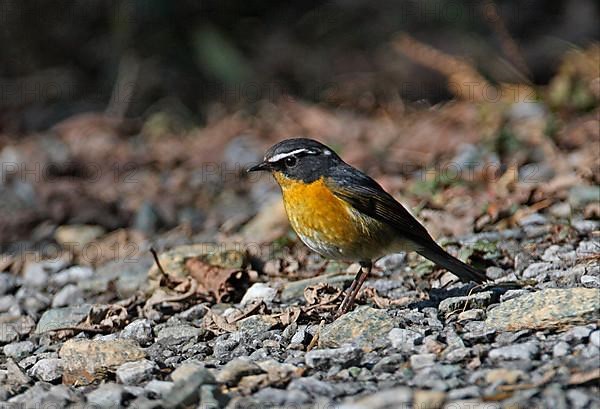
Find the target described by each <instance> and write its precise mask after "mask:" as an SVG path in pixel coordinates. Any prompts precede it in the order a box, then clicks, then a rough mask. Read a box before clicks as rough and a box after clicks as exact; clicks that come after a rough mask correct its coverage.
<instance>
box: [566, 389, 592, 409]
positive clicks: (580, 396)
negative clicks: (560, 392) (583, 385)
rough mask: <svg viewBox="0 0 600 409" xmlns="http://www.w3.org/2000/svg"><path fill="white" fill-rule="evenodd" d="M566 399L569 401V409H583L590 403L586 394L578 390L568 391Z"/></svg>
mask: <svg viewBox="0 0 600 409" xmlns="http://www.w3.org/2000/svg"><path fill="white" fill-rule="evenodd" d="M567 399H569V402H570V403H571V407H572V408H574V409H580V408H585V407H587V405H588V403H589V402H590V397H589V396H588V394H587V393H586V392H584V391H582V390H580V389H569V390H568V391H567Z"/></svg>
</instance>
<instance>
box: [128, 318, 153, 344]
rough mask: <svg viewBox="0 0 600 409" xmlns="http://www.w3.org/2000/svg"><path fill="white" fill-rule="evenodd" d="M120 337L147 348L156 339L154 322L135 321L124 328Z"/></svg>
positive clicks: (145, 320)
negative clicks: (153, 328)
mask: <svg viewBox="0 0 600 409" xmlns="http://www.w3.org/2000/svg"><path fill="white" fill-rule="evenodd" d="M120 337H121V338H123V339H132V340H134V341H136V342H137V343H138V344H140V345H141V346H147V345H149V344H151V343H152V340H153V339H154V338H153V336H152V322H151V321H150V320H147V319H141V320H135V321H133V322H131V323H129V324H128V325H127V326H125V328H123V330H122V331H121V334H120Z"/></svg>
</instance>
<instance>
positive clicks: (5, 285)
mask: <svg viewBox="0 0 600 409" xmlns="http://www.w3.org/2000/svg"><path fill="white" fill-rule="evenodd" d="M16 287H17V279H16V278H15V276H13V275H12V274H10V273H3V272H1V271H0V295H4V294H7V293H9V292H11V291H12V290H14V289H15V288H16Z"/></svg>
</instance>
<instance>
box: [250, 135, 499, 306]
mask: <svg viewBox="0 0 600 409" xmlns="http://www.w3.org/2000/svg"><path fill="white" fill-rule="evenodd" d="M247 171H248V172H261V171H262V172H270V173H271V174H272V175H273V177H274V178H275V180H276V182H277V183H278V184H279V187H280V188H281V192H282V196H283V202H284V207H285V210H286V213H287V216H288V219H289V221H290V224H291V226H292V228H293V229H294V231H295V232H296V234H297V235H298V237H299V238H300V240H302V242H303V243H304V244H305V245H306V246H308V247H309V248H310V249H311V250H313V251H315V252H317V253H319V254H320V255H321V256H323V257H325V258H327V259H336V260H347V261H353V262H358V263H359V264H360V268H359V270H358V273H357V274H356V277H355V278H354V280H353V281H352V283H351V285H350V287H349V289H348V291H347V292H346V295H345V297H344V299H343V300H342V303H341V304H340V306H339V308H338V310H337V313H336V316H338V317H339V316H340V315H342V314H345V313H346V312H348V311H349V310H350V309H351V308H352V306H353V304H354V301H355V299H356V297H357V295H358V293H359V291H360V288H361V286H362V285H363V283H364V282H365V280H366V279H367V277H368V276H369V274H370V272H371V269H372V267H373V261H374V260H376V259H378V258H380V257H382V256H384V255H387V254H391V253H398V252H409V251H416V252H417V253H418V254H420V255H421V256H423V257H425V258H427V259H429V260H431V261H433V262H434V263H435V264H436V265H438V266H441V267H443V268H445V269H447V270H448V271H450V272H451V273H452V274H454V275H456V276H457V277H458V278H459V279H460V280H461V281H463V282H471V281H473V282H476V283H478V284H482V283H484V282H486V281H487V280H488V278H487V277H486V276H485V274H484V273H483V272H481V271H479V270H477V269H476V268H474V267H472V266H470V265H468V264H466V263H463V262H462V261H460V260H459V259H457V258H456V257H453V256H452V255H450V254H448V253H447V252H446V251H445V250H444V249H443V248H442V247H440V246H439V245H438V244H437V243H436V242H435V241H434V239H433V238H432V237H431V235H430V234H429V232H428V231H427V229H426V228H425V227H424V226H423V225H422V224H421V223H420V222H419V221H418V220H417V219H416V218H415V217H413V216H412V215H411V213H410V212H409V211H408V210H406V208H405V207H404V206H402V204H400V203H399V202H398V201H397V200H396V199H394V197H392V195H390V194H389V193H388V192H386V191H385V190H384V189H383V188H382V187H381V186H380V185H379V184H378V183H377V182H376V181H375V180H373V179H372V178H371V177H369V176H368V175H366V174H365V173H363V172H362V171H360V170H358V169H356V168H354V167H353V166H351V165H349V164H347V163H346V162H344V161H343V160H342V159H341V158H340V157H339V156H338V155H337V154H336V153H335V152H334V151H333V149H331V148H329V147H328V146H326V145H324V144H322V143H321V142H318V141H316V140H314V139H308V138H292V139H286V140H283V141H281V142H279V143H277V144H275V145H273V146H271V147H270V148H269V149H268V150H267V151H266V153H265V155H264V158H263V161H262V162H260V163H258V164H256V165H254V166H251V167H250V168H248V169H247Z"/></svg>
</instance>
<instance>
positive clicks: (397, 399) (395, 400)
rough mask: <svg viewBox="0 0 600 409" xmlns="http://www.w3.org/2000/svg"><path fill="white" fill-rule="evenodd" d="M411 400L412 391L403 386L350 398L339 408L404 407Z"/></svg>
mask: <svg viewBox="0 0 600 409" xmlns="http://www.w3.org/2000/svg"><path fill="white" fill-rule="evenodd" d="M412 402H413V391H412V390H411V389H410V388H407V387H405V386H399V387H395V388H392V389H388V390H383V391H379V392H376V393H373V394H372V395H369V396H365V397H362V398H358V399H355V400H352V401H351V402H349V403H347V404H343V405H340V406H339V409H387V408H405V407H409V405H411V404H412Z"/></svg>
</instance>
